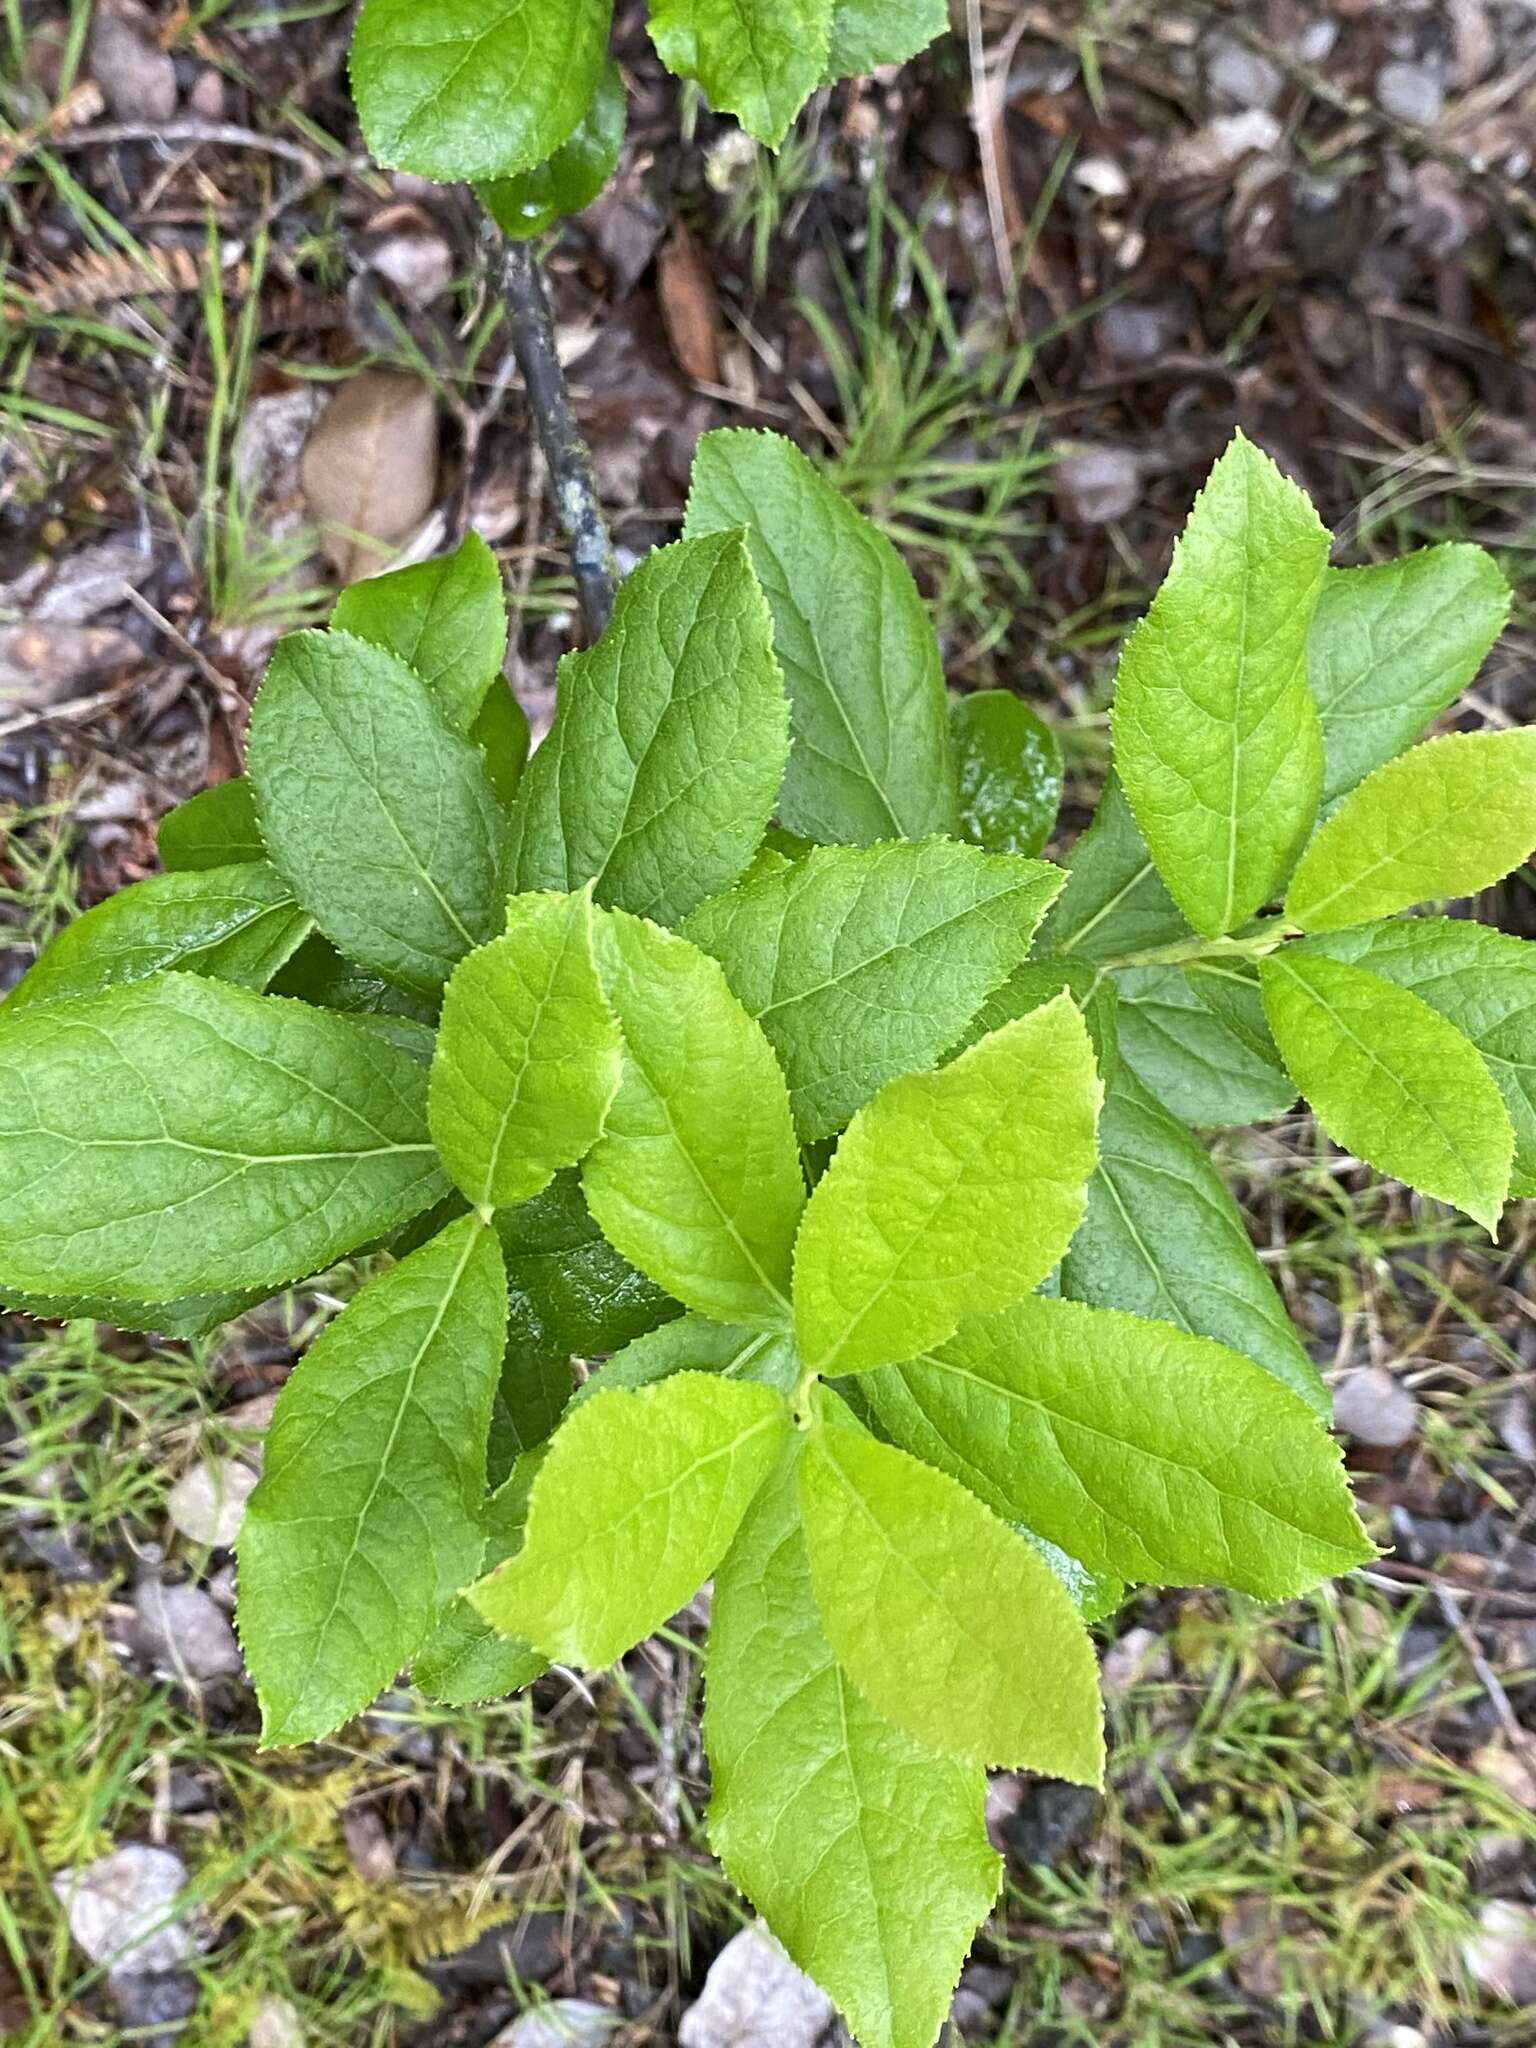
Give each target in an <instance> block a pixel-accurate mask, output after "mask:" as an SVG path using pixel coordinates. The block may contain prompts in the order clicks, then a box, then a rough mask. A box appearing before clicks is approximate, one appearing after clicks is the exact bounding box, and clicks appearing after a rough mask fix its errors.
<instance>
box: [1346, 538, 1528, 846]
mask: <svg viewBox="0 0 1536 2048" xmlns="http://www.w3.org/2000/svg"><path fill="white" fill-rule="evenodd" d="M1508 616H1509V585H1508V584H1507V583H1506V582H1505V581H1504V578H1503V576H1502V575H1501V574H1500V571H1499V565H1498V563H1497V562H1496V561H1495V560H1494V559H1493V557H1492V555H1490V554H1488V553H1486V552H1485V551H1484V550H1483V549H1482V548H1475V547H1469V546H1466V545H1465V544H1463V543H1461V542H1457V541H1451V542H1448V543H1447V544H1446V545H1445V546H1444V547H1437V548H1421V549H1420V550H1419V552H1418V553H1417V554H1414V555H1405V556H1404V557H1403V558H1402V560H1401V561H1397V562H1382V563H1380V564H1378V565H1375V566H1373V567H1371V568H1367V569H1330V570H1329V571H1328V572H1327V574H1326V575H1325V576H1324V578H1323V588H1322V593H1321V595H1320V596H1319V598H1318V600H1317V610H1316V611H1315V612H1314V613H1313V615H1312V628H1311V631H1310V633H1309V634H1308V636H1307V680H1308V682H1309V683H1310V684H1311V686H1312V694H1313V696H1314V697H1315V698H1316V699H1317V708H1318V713H1319V716H1320V717H1321V720H1322V727H1323V751H1324V757H1325V766H1324V770H1323V808H1324V810H1331V809H1332V808H1333V806H1334V805H1335V804H1336V803H1337V802H1338V800H1339V798H1340V797H1342V796H1344V795H1346V794H1347V793H1348V791H1350V790H1351V789H1353V788H1354V786H1355V784H1356V783H1357V782H1360V781H1363V780H1364V778H1365V777H1366V776H1367V775H1369V774H1370V772H1371V770H1372V769H1373V768H1379V767H1381V765H1382V764H1383V762H1386V761H1390V760H1391V759H1392V757H1393V755H1394V754H1398V753H1400V752H1401V751H1402V749H1403V748H1404V747H1406V746H1407V745H1408V743H1409V741H1410V740H1414V739H1416V738H1417V737H1418V735H1419V734H1420V732H1422V731H1423V729H1424V727H1425V726H1426V725H1428V723H1429V722H1430V720H1431V719H1432V718H1434V717H1436V716H1437V715H1438V714H1439V713H1440V712H1442V711H1443V710H1444V709H1445V708H1446V706H1447V705H1448V704H1453V703H1454V702H1455V701H1456V699H1457V698H1458V697H1459V696H1460V695H1461V693H1462V691H1463V690H1464V689H1465V688H1466V687H1467V685H1468V683H1470V682H1471V680H1472V678H1473V677H1474V676H1475V675H1476V674H1477V671H1478V669H1479V668H1480V666H1481V665H1482V660H1483V656H1484V655H1485V654H1486V653H1487V652H1488V650H1489V648H1490V647H1492V645H1493V643H1494V641H1495V640H1497V639H1498V637H1499V634H1500V633H1501V632H1502V631H1503V630H1504V622H1505V620H1506V619H1507V618H1508Z"/></svg>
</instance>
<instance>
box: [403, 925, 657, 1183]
mask: <svg viewBox="0 0 1536 2048" xmlns="http://www.w3.org/2000/svg"><path fill="white" fill-rule="evenodd" d="M620 1056H621V1054H620V1042H619V1027H618V1025H617V1023H616V1022H615V1020H614V1016H613V1012H612V1011H611V1010H610V1009H609V1007H608V1004H607V1002H606V1000H605V999H604V996H603V990H602V984H601V982H600V981H599V980H598V978H597V968H596V966H595V965H594V963H593V959H592V899H591V896H590V895H589V894H588V893H587V892H586V891H582V892H581V893H579V894H577V895H573V896H514V897H513V899H512V901H511V903H510V905H509V906H508V912H507V929H506V931H505V933H504V934H503V936H502V937H501V938H499V939H493V940H492V941H491V943H490V944H489V945H488V946H482V947H481V948H480V949H479V951H478V952H475V953H471V954H470V955H469V957H468V958H467V959H465V960H461V961H460V962H459V964H458V966H457V967H456V968H455V969H454V971H453V975H452V978H451V979H450V981H449V983H448V988H447V991H446V993H445V994H444V997H443V1017H442V1023H441V1024H440V1026H439V1027H438V1034H437V1051H436V1055H435V1057H434V1059H433V1062H432V1088H431V1094H430V1096H429V1097H428V1116H429V1119H430V1122H431V1126H432V1137H433V1141H434V1142H435V1144H436V1146H437V1149H438V1151H439V1153H440V1154H441V1155H442V1161H443V1164H444V1165H445V1166H446V1167H447V1168H448V1171H449V1172H450V1173H451V1174H452V1175H453V1177H454V1179H455V1180H456V1181H457V1182H458V1184H459V1186H460V1187H461V1188H462V1189H463V1190H464V1193H465V1194H466V1195H467V1196H468V1197H469V1199H470V1200H471V1201H472V1202H475V1203H478V1204H480V1205H481V1206H482V1207H487V1208H493V1209H499V1208H504V1207H508V1206H510V1205H512V1204H514V1203H517V1202H525V1201H527V1200H528V1199H529V1198H530V1196H533V1195H536V1194H537V1193H538V1192H539V1190H540V1188H543V1187H547V1186H548V1185H549V1183H550V1181H551V1180H553V1178H554V1176H555V1174H556V1172H557V1171H558V1169H559V1168H560V1167H562V1166H575V1165H577V1164H578V1163H579V1162H580V1160H581V1159H582V1158H583V1157H584V1156H585V1154H586V1153H587V1151H588V1149H589V1147H590V1146H591V1144H592V1142H593V1140H594V1139H595V1138H596V1137H597V1134H598V1133H599V1131H601V1129H602V1127H603V1118H604V1116H605V1115H606V1113H607V1110H608V1105H609V1103H610V1102H612V1100H613V1097H614V1093H615V1091H616V1089H617V1088H618V1085H619V1070H620Z"/></svg>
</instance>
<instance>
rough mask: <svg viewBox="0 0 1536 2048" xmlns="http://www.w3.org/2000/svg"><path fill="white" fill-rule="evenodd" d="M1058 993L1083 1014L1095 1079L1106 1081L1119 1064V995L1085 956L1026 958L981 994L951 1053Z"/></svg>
mask: <svg viewBox="0 0 1536 2048" xmlns="http://www.w3.org/2000/svg"><path fill="white" fill-rule="evenodd" d="M1063 993H1065V994H1067V995H1070V996H1071V998H1072V1000H1073V1002H1074V1003H1076V1005H1077V1007H1078V1008H1079V1009H1080V1010H1081V1011H1082V1013H1083V1022H1084V1023H1085V1024H1086V1025H1087V1027H1088V1036H1089V1037H1090V1038H1091V1039H1092V1041H1093V1056H1094V1058H1095V1060H1096V1061H1097V1062H1098V1068H1099V1077H1100V1079H1101V1080H1103V1081H1104V1082H1105V1084H1106V1085H1107V1084H1108V1082H1109V1080H1110V1078H1111V1076H1112V1075H1113V1074H1114V1073H1115V1071H1116V1069H1117V1068H1118V1066H1119V1064H1120V1053H1119V1049H1118V1045H1117V1042H1116V1033H1115V1016H1116V1013H1117V1011H1118V1009H1119V1005H1120V998H1119V996H1118V995H1117V994H1116V992H1115V982H1114V977H1113V976H1112V975H1108V974H1101V973H1100V972H1099V970H1098V969H1097V968H1096V967H1095V966H1094V964H1093V962H1092V961H1091V960H1078V959H1074V958H1073V956H1072V955H1071V954H1070V953H1052V954H1051V955H1050V956H1049V957H1048V958H1047V959H1044V960H1026V961H1025V962H1024V963H1023V965H1022V966H1019V967H1016V968H1015V969H1014V970H1013V972H1012V974H1010V975H1009V977H1008V979H1007V980H1006V981H1005V982H1003V983H1002V984H1001V985H1000V986H999V987H997V988H995V989H994V990H993V991H992V993H991V995H989V996H988V997H987V999H986V1001H985V1002H984V1003H983V1004H982V1006H981V1008H980V1009H979V1010H978V1011H977V1012H976V1014H975V1016H974V1017H973V1018H972V1019H971V1021H970V1023H969V1024H968V1025H967V1026H966V1028H965V1035H964V1037H963V1038H962V1039H961V1040H960V1041H959V1042H957V1044H956V1045H955V1047H954V1051H955V1052H960V1051H963V1050H964V1048H965V1047H966V1046H968V1045H975V1044H976V1042H977V1041H978V1040H979V1039H982V1038H985V1037H986V1036H987V1034H988V1032H991V1031H1000V1030H1001V1029H1002V1027H1003V1026H1004V1025H1005V1024H1011V1023H1012V1022H1013V1020H1014V1019H1015V1018H1016V1017H1027V1016H1028V1015H1029V1013H1030V1011H1031V1010H1038V1009H1039V1008H1040V1007H1041V1005H1042V1004H1044V1003H1048V1002H1049V1001H1050V1000H1051V998H1052V996H1059V995H1062V994H1063ZM952 1056H953V1055H952Z"/></svg>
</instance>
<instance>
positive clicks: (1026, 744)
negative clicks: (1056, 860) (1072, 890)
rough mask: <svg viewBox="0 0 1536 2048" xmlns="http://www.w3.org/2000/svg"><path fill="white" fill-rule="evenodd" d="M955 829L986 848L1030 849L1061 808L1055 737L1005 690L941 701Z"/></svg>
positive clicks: (1058, 750)
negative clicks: (954, 789) (956, 798)
mask: <svg viewBox="0 0 1536 2048" xmlns="http://www.w3.org/2000/svg"><path fill="white" fill-rule="evenodd" d="M949 737H950V744H951V746H952V747H953V749H954V756H955V775H956V779H957V781H958V784H959V790H960V829H961V831H962V832H963V833H964V834H965V836H966V838H967V839H971V840H974V841H975V843H976V844H977V845H978V846H984V847H985V848H986V849H987V851H988V852H989V853H1038V852H1039V851H1040V849H1041V847H1043V846H1044V844H1045V842H1046V841H1047V839H1049V838H1050V836H1051V830H1052V827H1053V826H1054V825H1055V823H1056V813H1057V812H1058V811H1059V810H1060V809H1061V789H1062V777H1063V769H1062V760H1061V742H1060V741H1059V740H1058V739H1057V737H1056V735H1055V733H1054V732H1052V730H1051V728H1050V727H1049V726H1048V725H1047V724H1046V722H1045V720H1044V719H1043V718H1042V717H1040V715H1039V713H1038V712H1035V711H1031V710H1030V708H1029V706H1028V705H1027V704H1026V703H1024V702H1023V700H1022V699H1021V698H1018V697H1015V696H1014V695H1013V693H1012V691H1011V690H977V691H976V692H975V693H974V695H972V696H969V697H957V698H956V699H955V701H954V703H953V704H951V706H950V707H949Z"/></svg>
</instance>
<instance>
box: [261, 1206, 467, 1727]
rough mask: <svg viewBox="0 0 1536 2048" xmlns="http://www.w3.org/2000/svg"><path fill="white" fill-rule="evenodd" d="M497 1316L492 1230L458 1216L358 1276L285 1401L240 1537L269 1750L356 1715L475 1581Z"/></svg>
mask: <svg viewBox="0 0 1536 2048" xmlns="http://www.w3.org/2000/svg"><path fill="white" fill-rule="evenodd" d="M506 1316H507V1297H506V1284H505V1280H504V1277H503V1274H502V1270H501V1254H500V1252H499V1251H498V1249H497V1246H496V1234H495V1232H494V1231H492V1230H488V1229H487V1228H486V1227H485V1225H484V1224H483V1223H481V1222H480V1221H479V1219H478V1218H476V1217H472V1216H466V1217H463V1218H462V1219H461V1220H460V1221H459V1222H457V1223H451V1224H450V1225H449V1226H448V1228H447V1229H446V1230H445V1231H443V1232H442V1234H441V1235H440V1236H439V1237H436V1238H434V1239H433V1240H432V1242H431V1243H430V1244H427V1245H424V1246H423V1247H422V1249H421V1250H420V1251H418V1252H413V1253H412V1254H411V1256H410V1257H409V1258H408V1259H403V1260H402V1261H401V1262H400V1264H399V1265H398V1266H393V1267H391V1268H390V1270H389V1271H388V1272H387V1273H384V1274H381V1275H380V1276H379V1277H378V1278H377V1279H376V1280H373V1281H370V1283H369V1284H368V1285H367V1286H366V1287H365V1288H363V1290H362V1292H361V1293H360V1294H358V1295H357V1296H356V1297H355V1298H354V1299H353V1300H352V1302H351V1303H350V1304H349V1305H348V1306H347V1307H346V1308H345V1309H343V1310H342V1312H341V1314H340V1315H339V1316H338V1317H337V1318H336V1321H335V1322H334V1323H332V1324H331V1325H330V1326H329V1327H328V1328H327V1329H326V1330H325V1332H324V1333H323V1334H322V1336H321V1337H320V1339H319V1340H318V1342H317V1343H315V1344H314V1345H313V1346H312V1347H311V1348H310V1350H309V1351H308V1352H306V1354H305V1356H304V1357H303V1358H302V1359H301V1360H300V1361H299V1364H298V1365H297V1367H296V1368H295V1369H294V1372H293V1375H292V1377H291V1378H290V1379H289V1381H288V1383H287V1385H286V1386H285V1387H284V1388H283V1392H282V1395H281V1398H280V1399H279V1401H278V1404H277V1413H276V1416H275V1417H274V1419H273V1423H272V1429H271V1432H270V1434H269V1436H268V1438H267V1445H266V1462H265V1466H264V1468H263V1472H262V1478H261V1483H260V1485H259V1486H258V1487H257V1488H256V1491H255V1492H254V1493H253V1494H252V1495H251V1499H250V1504H249V1506H248V1507H247V1509H246V1514H245V1521H244V1523H243V1525H242V1527H241V1531H240V1541H239V1562H240V1635H241V1640H242V1642H243V1644H244V1648H245V1658H246V1663H247V1665H248V1666H249V1667H250V1672H251V1676H252V1678H253V1679H254V1680H255V1684H256V1692H257V1697H258V1698H259V1699H260V1701H261V1709H262V1739H263V1741H264V1742H265V1743H267V1744H269V1745H272V1744H277V1745H282V1744H289V1743H297V1742H310V1741H313V1740H315V1739H316V1738H317V1737H319V1736H321V1735H326V1734H329V1732H330V1731H331V1729H333V1728H337V1727H339V1726H340V1725H341V1723H342V1722H343V1721H348V1720H350V1719H351V1718H352V1716H353V1715H354V1714H356V1713H360V1712H361V1711H362V1709H363V1708H364V1707H366V1706H367V1704H368V1702H369V1701H370V1700H371V1699H373V1698H374V1697H375V1695H376V1694H377V1693H379V1692H380V1691H382V1690H383V1688H384V1687H385V1686H387V1685H388V1684H389V1683H390V1682H391V1681H392V1679H393V1678H394V1675H395V1673H396V1672H397V1671H398V1670H399V1669H400V1666H401V1665H402V1664H404V1663H406V1662H408V1661H409V1659H410V1658H412V1657H413V1656H415V1654H416V1652H417V1651H418V1650H419V1649H420V1648H421V1645H422V1643H423V1642H424V1641H425V1640H426V1637H427V1635H428V1633H429V1631H430V1630H431V1628H432V1625H433V1622H434V1620H435V1618H436V1617H437V1615H438V1614H439V1612H440V1611H441V1609H442V1608H443V1606H444V1604H445V1603H446V1602H447V1601H448V1600H450V1599H451V1598H452V1597H453V1595H454V1594H455V1593H456V1592H457V1591H458V1589H459V1588H460V1587H461V1586H462V1585H464V1584H465V1583H466V1581H467V1580H469V1579H470V1578H471V1577H473V1575H474V1574H475V1573H476V1572H477V1571H478V1570H479V1569H480V1561H481V1558H482V1556H483V1554H484V1550H485V1530H484V1527H483V1525H482V1522H481V1511H482V1505H483V1502H484V1498H485V1435H486V1430H487V1429H488V1427H489V1425H490V1419H491V1395H492V1393H493V1391H494V1389H495V1386H496V1374H497V1371H498V1369H499V1367H500V1363H501V1349H502V1342H503V1338H504V1335H505V1331H506Z"/></svg>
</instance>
